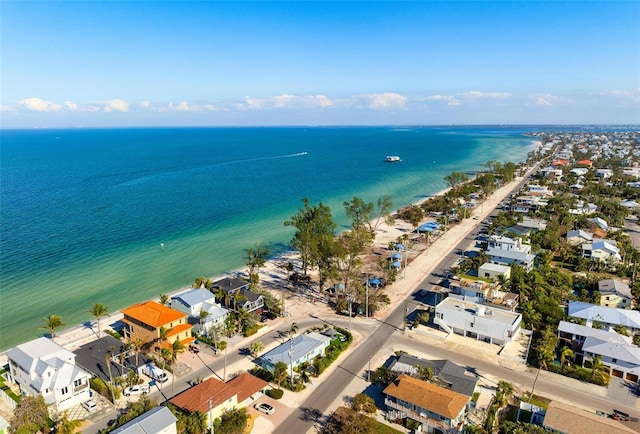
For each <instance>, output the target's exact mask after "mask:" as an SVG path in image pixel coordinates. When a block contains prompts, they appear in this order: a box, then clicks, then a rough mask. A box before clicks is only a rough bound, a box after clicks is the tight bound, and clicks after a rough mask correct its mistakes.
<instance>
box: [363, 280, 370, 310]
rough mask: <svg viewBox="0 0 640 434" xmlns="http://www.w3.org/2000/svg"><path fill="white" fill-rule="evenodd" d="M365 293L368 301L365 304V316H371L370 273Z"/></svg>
mask: <svg viewBox="0 0 640 434" xmlns="http://www.w3.org/2000/svg"><path fill="white" fill-rule="evenodd" d="M365 294H366V298H365V299H366V301H365V304H364V309H365V314H364V316H365V318H369V275H368V274H367V286H366V291H365Z"/></svg>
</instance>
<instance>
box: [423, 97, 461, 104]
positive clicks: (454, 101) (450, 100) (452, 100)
mask: <svg viewBox="0 0 640 434" xmlns="http://www.w3.org/2000/svg"><path fill="white" fill-rule="evenodd" d="M425 100H427V101H439V102H446V103H447V105H448V106H450V107H456V106H459V105H460V100H459V99H458V98H456V97H455V96H453V95H431V96H428V97H427V98H425Z"/></svg>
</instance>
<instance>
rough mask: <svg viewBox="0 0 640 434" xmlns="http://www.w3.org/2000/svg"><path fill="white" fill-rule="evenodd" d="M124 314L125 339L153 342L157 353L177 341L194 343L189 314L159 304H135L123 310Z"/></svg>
mask: <svg viewBox="0 0 640 434" xmlns="http://www.w3.org/2000/svg"><path fill="white" fill-rule="evenodd" d="M122 314H123V315H124V318H123V319H122V322H123V323H124V324H125V327H124V329H123V332H124V337H125V338H126V339H127V340H129V341H131V340H135V339H140V340H142V341H143V342H149V343H152V342H153V343H154V345H153V348H154V350H155V351H156V352H159V351H160V349H161V348H164V347H168V346H170V345H171V343H172V342H174V341H176V340H178V341H180V342H181V343H182V344H183V345H188V344H189V343H191V342H193V341H194V338H193V337H192V336H191V329H192V328H193V326H192V325H191V324H189V321H187V314H186V313H184V312H180V311H179V310H176V309H172V308H170V307H167V306H163V305H162V304H160V303H158V302H155V301H145V302H143V303H138V304H134V305H133V306H129V307H128V308H126V309H123V310H122Z"/></svg>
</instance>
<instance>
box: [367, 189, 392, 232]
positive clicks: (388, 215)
mask: <svg viewBox="0 0 640 434" xmlns="http://www.w3.org/2000/svg"><path fill="white" fill-rule="evenodd" d="M376 204H377V207H378V215H377V216H376V219H375V221H373V224H372V225H371V226H370V227H369V229H370V230H371V232H375V231H376V229H378V227H379V226H380V223H381V222H385V223H386V224H388V225H392V224H393V222H394V220H395V219H394V218H393V214H392V212H393V201H392V200H391V197H390V196H388V195H385V196H382V197H379V198H378V200H377V201H376Z"/></svg>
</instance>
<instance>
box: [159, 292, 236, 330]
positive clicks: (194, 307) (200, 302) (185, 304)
mask: <svg viewBox="0 0 640 434" xmlns="http://www.w3.org/2000/svg"><path fill="white" fill-rule="evenodd" d="M169 306H171V307H172V308H173V309H176V310H179V311H180V312H184V313H186V314H188V315H189V323H191V324H192V325H193V328H194V329H195V330H197V331H198V332H199V333H203V331H202V330H200V312H201V311H205V312H207V315H206V317H205V318H204V319H203V321H202V328H203V329H204V333H207V332H208V331H209V330H211V328H212V327H214V326H216V325H217V324H223V323H224V321H225V320H226V318H227V315H228V313H229V311H228V310H227V309H225V308H223V307H222V306H220V304H218V303H216V296H215V295H214V294H213V293H212V292H211V291H209V290H207V289H204V288H197V289H191V290H189V291H186V292H183V293H182V294H178V295H175V296H173V297H171V300H169Z"/></svg>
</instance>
